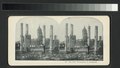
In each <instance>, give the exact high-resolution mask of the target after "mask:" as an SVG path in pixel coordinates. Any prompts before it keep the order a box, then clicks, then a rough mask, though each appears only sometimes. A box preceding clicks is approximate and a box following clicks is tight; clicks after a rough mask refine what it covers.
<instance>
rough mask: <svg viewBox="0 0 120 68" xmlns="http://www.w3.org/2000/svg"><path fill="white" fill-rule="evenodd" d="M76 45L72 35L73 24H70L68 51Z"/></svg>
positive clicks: (74, 37)
mask: <svg viewBox="0 0 120 68" xmlns="http://www.w3.org/2000/svg"><path fill="white" fill-rule="evenodd" d="M75 43H76V36H75V35H73V24H71V32H70V41H69V44H70V49H73V48H74V46H75Z"/></svg>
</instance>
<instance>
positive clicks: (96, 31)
mask: <svg viewBox="0 0 120 68" xmlns="http://www.w3.org/2000/svg"><path fill="white" fill-rule="evenodd" d="M97 45H98V26H95V44H94V54H95V55H96V51H97Z"/></svg>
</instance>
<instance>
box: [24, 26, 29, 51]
mask: <svg viewBox="0 0 120 68" xmlns="http://www.w3.org/2000/svg"><path fill="white" fill-rule="evenodd" d="M28 31H29V27H28V24H26V34H25V45H24V51H27V49H28V48H29V47H30V45H31V35H29V33H28Z"/></svg>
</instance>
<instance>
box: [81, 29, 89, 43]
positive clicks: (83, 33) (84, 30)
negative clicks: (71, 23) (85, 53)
mask: <svg viewBox="0 0 120 68" xmlns="http://www.w3.org/2000/svg"><path fill="white" fill-rule="evenodd" d="M82 36H83V38H82V39H83V42H84V45H87V39H88V35H87V29H86V28H85V27H84V28H83V30H82Z"/></svg>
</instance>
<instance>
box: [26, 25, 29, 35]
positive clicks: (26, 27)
mask: <svg viewBox="0 0 120 68" xmlns="http://www.w3.org/2000/svg"><path fill="white" fill-rule="evenodd" d="M28 29H29V28H28V24H26V35H28Z"/></svg>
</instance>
